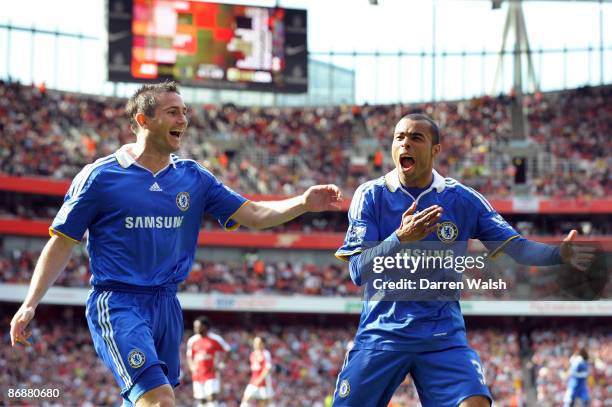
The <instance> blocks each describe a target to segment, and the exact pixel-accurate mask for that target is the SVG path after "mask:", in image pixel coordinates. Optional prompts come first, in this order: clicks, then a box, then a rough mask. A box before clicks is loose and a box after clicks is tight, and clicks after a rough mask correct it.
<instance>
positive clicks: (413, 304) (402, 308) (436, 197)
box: [336, 170, 519, 352]
mask: <svg viewBox="0 0 612 407" xmlns="http://www.w3.org/2000/svg"><path fill="white" fill-rule="evenodd" d="M415 201H416V203H417V207H416V211H417V212H418V211H422V210H424V209H426V208H427V207H429V206H432V205H439V206H441V207H442V208H443V209H444V212H443V214H442V217H441V219H440V220H439V223H440V225H441V227H440V229H439V231H438V232H437V233H435V232H434V233H431V234H430V235H429V236H427V237H426V238H425V239H424V241H437V242H438V243H440V244H444V243H453V245H452V247H453V250H454V255H455V256H462V255H465V254H466V253H467V248H468V244H467V242H468V240H469V239H479V240H481V241H482V242H483V243H484V244H485V245H486V246H487V248H488V249H489V250H491V251H492V252H493V253H492V254H491V256H493V255H495V254H496V252H497V251H498V250H500V249H501V247H502V246H503V245H504V244H505V243H507V242H508V241H510V240H512V239H514V238H517V237H519V234H518V233H517V232H516V231H515V230H514V229H513V228H512V227H511V226H510V225H509V224H508V223H507V222H506V221H505V220H504V219H503V218H502V217H501V216H500V215H499V214H498V213H497V212H496V211H495V210H494V209H493V207H492V206H491V204H490V203H489V202H488V201H487V200H486V199H485V198H484V197H483V196H482V195H480V194H479V193H478V192H476V191H474V190H473V189H471V188H469V187H466V186H464V185H463V184H461V183H459V182H457V181H456V180H454V179H452V178H444V177H442V176H441V175H439V174H438V173H437V172H436V171H435V170H434V172H433V182H432V184H431V185H430V186H429V188H427V189H426V190H425V191H423V192H422V193H421V194H420V195H419V196H413V195H412V194H410V192H409V191H408V190H407V189H406V188H404V187H403V186H402V185H401V184H400V181H399V176H398V173H397V170H393V171H391V172H390V173H388V174H386V175H385V176H383V177H381V178H378V179H376V180H372V181H369V182H366V183H365V184H363V185H361V186H360V187H359V188H358V189H357V191H356V192H355V195H354V196H353V200H352V202H351V206H350V209H349V213H348V217H349V228H348V231H347V233H346V237H345V239H344V242H343V244H342V247H340V248H339V249H338V251H337V252H336V257H338V258H339V259H341V260H345V261H347V260H349V259H350V257H351V256H353V255H359V253H361V252H362V251H364V250H365V249H367V248H369V247H371V246H372V245H373V243H377V242H382V241H385V240H387V241H396V242H397V241H398V240H397V236H396V235H395V231H396V230H397V228H398V227H399V225H400V223H401V218H402V214H403V213H404V212H405V211H406V209H408V207H410V206H411V205H412V203H413V202H415ZM452 272H454V271H452ZM351 278H352V279H353V281H354V282H355V283H356V284H358V285H360V284H361V276H359V275H355V274H354V273H353V269H351ZM450 346H467V339H466V336H465V324H464V322H463V316H462V314H461V308H460V305H459V302H458V301H428V302H425V301H420V302H418V301H375V300H372V299H368V298H365V299H364V304H363V309H362V312H361V319H360V322H359V327H358V329H357V334H356V337H355V349H380V350H410V351H415V352H418V351H430V350H439V349H444V348H448V347H450Z"/></svg>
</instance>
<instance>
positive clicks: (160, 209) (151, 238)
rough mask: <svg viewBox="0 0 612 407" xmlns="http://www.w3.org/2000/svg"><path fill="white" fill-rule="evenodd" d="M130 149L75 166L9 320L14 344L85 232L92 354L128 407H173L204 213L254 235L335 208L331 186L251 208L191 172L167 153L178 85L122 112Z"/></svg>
mask: <svg viewBox="0 0 612 407" xmlns="http://www.w3.org/2000/svg"><path fill="white" fill-rule="evenodd" d="M126 110H127V113H128V115H129V117H130V120H131V127H132V130H133V131H134V133H135V134H136V139H137V140H136V143H134V144H127V145H124V146H122V147H121V148H120V149H119V150H118V151H116V152H115V153H114V154H111V155H109V156H107V157H104V158H101V159H99V160H97V161H96V162H94V163H93V164H89V165H87V166H85V167H84V168H83V170H82V171H81V172H80V173H79V174H78V175H77V176H76V177H75V178H74V180H73V182H72V184H71V186H70V189H69V190H68V193H67V194H66V197H65V199H64V203H63V205H62V207H61V209H60V210H59V212H58V214H57V216H56V217H55V219H54V221H53V224H52V226H51V227H50V229H49V231H50V234H51V238H50V239H49V241H48V243H47V244H46V246H45V247H44V249H43V251H42V253H41V255H40V258H39V260H38V262H37V265H36V267H35V270H34V274H33V276H32V281H31V283H30V288H29V291H28V293H27V296H26V298H25V300H24V302H23V304H22V305H21V307H20V308H19V310H18V311H17V312H16V314H15V316H14V317H13V319H12V321H11V332H10V333H11V343H12V344H13V346H15V344H16V343H22V344H27V338H28V336H29V334H28V333H27V332H26V327H27V325H28V323H29V322H30V321H31V320H32V318H33V317H34V312H35V309H36V307H37V305H38V304H39V302H40V301H41V299H42V298H43V296H44V295H45V293H46V292H47V290H48V289H49V287H50V286H51V285H52V284H53V282H54V281H55V280H56V278H57V277H58V275H59V274H60V273H61V271H62V270H63V269H64V267H65V265H66V263H67V262H68V260H69V258H70V255H71V252H72V249H73V247H74V246H75V245H76V244H78V243H79V242H80V241H81V239H82V238H83V235H84V234H85V232H86V231H88V232H89V235H88V240H87V247H88V251H89V256H90V269H91V272H92V278H91V284H92V286H93V288H92V290H91V291H90V293H89V296H88V299H87V307H86V317H87V322H88V325H89V329H90V331H91V334H92V338H93V342H94V346H95V349H96V352H97V353H98V355H99V356H100V358H101V359H102V360H103V361H104V363H105V364H106V366H108V368H109V369H110V370H111V371H112V372H113V375H114V377H115V379H116V380H117V383H118V384H119V387H120V388H121V394H122V396H123V399H124V405H137V406H152V405H155V406H164V407H166V406H174V404H175V398H174V390H173V388H174V387H175V386H177V385H178V384H179V374H180V367H179V363H180V357H179V347H180V343H181V339H182V336H183V331H184V327H183V318H182V312H181V308H180V304H179V302H178V299H177V296H176V291H177V287H178V285H179V284H180V283H181V282H182V281H183V280H184V279H185V278H186V277H187V275H188V273H189V271H190V270H191V265H192V263H193V259H194V255H195V249H196V244H197V241H198V234H199V231H200V227H201V224H202V220H203V216H204V214H205V213H208V214H211V215H212V216H214V217H215V218H216V219H217V220H218V221H219V223H220V224H221V225H222V226H223V227H224V228H225V229H226V230H233V229H236V228H237V227H238V226H239V225H240V224H242V225H245V226H248V227H251V228H256V229H261V228H268V227H272V226H275V225H279V224H281V223H284V222H287V221H289V220H291V219H293V218H295V217H297V216H300V215H301V214H303V213H305V212H317V211H325V210H337V209H339V205H340V201H341V192H340V190H339V189H338V188H337V187H336V186H335V185H318V186H314V187H311V188H309V189H308V190H307V191H306V192H305V193H304V194H302V195H300V196H296V197H293V198H289V199H286V200H281V201H269V202H251V201H249V200H247V199H245V198H243V197H242V196H240V195H239V194H237V193H236V192H234V191H232V190H231V189H230V188H228V187H226V186H224V185H223V184H222V183H221V182H220V181H219V180H217V179H216V178H215V177H214V175H213V174H212V173H211V172H210V171H208V170H207V169H206V168H204V167H202V166H201V165H200V164H199V163H197V162H196V161H193V160H189V159H181V158H179V157H178V156H176V155H175V154H173V153H174V152H176V151H177V150H178V149H179V147H180V144H181V139H182V138H183V136H184V134H185V130H186V128H187V108H186V106H185V104H184V103H183V100H182V98H181V95H180V93H179V90H178V87H177V85H176V83H174V82H166V83H161V84H155V85H144V86H142V87H141V88H140V89H139V90H137V91H136V93H135V94H134V95H133V96H132V97H131V98H130V99H129V101H128V103H127V106H126Z"/></svg>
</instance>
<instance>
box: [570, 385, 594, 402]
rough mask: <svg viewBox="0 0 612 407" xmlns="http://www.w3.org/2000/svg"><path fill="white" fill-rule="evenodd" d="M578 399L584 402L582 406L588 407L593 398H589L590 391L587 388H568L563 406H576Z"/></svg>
mask: <svg viewBox="0 0 612 407" xmlns="http://www.w3.org/2000/svg"><path fill="white" fill-rule="evenodd" d="M577 399H580V400H581V401H582V405H588V403H589V402H590V401H591V397H589V389H588V388H587V386H586V385H585V386H577V387H568V388H567V391H566V392H565V397H563V403H564V404H563V405H564V406H566V407H571V406H573V405H574V403H575V402H576V400H577Z"/></svg>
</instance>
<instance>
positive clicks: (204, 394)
mask: <svg viewBox="0 0 612 407" xmlns="http://www.w3.org/2000/svg"><path fill="white" fill-rule="evenodd" d="M220 390H221V385H220V383H219V379H208V380H206V381H205V382H193V398H194V399H197V400H203V399H207V398H208V397H210V396H214V395H215V394H219V392H220Z"/></svg>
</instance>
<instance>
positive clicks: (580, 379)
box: [567, 356, 589, 390]
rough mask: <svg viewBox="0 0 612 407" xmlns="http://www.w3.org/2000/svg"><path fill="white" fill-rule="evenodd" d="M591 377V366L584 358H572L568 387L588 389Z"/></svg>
mask: <svg viewBox="0 0 612 407" xmlns="http://www.w3.org/2000/svg"><path fill="white" fill-rule="evenodd" d="M588 377H589V364H588V363H587V362H586V361H585V360H584V359H583V358H582V356H572V357H571V358H570V373H569V380H568V383H567V385H568V387H569V388H570V389H576V390H577V389H580V388H583V387H586V385H587V378H588Z"/></svg>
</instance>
